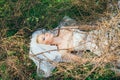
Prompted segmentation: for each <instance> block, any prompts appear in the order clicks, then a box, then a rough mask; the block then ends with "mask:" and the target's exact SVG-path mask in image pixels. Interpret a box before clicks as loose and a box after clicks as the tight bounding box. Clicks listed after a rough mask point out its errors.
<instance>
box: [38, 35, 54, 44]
mask: <svg viewBox="0 0 120 80" xmlns="http://www.w3.org/2000/svg"><path fill="white" fill-rule="evenodd" d="M37 42H38V43H40V44H51V43H52V42H53V34H51V33H45V34H40V35H38V37H37Z"/></svg>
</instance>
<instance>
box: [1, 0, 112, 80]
mask: <svg viewBox="0 0 120 80" xmlns="http://www.w3.org/2000/svg"><path fill="white" fill-rule="evenodd" d="M108 2H109V0H0V33H2V34H3V35H1V34H0V43H2V44H1V45H0V60H1V61H0V62H5V60H6V59H9V58H10V60H11V62H12V63H11V64H12V66H10V65H11V64H10V63H9V65H6V64H5V63H3V64H1V65H0V80H8V79H11V80H13V79H21V80H22V79H24V78H25V79H24V80H33V79H38V80H39V79H41V78H39V77H38V76H37V74H36V66H35V64H34V63H33V62H32V61H31V60H30V59H29V56H28V53H29V41H30V35H31V33H32V32H33V31H34V30H36V29H38V28H47V29H53V28H55V27H57V26H58V24H59V22H60V20H61V19H62V18H63V17H64V16H65V15H67V16H70V17H71V18H74V19H76V20H77V21H80V22H81V23H87V22H90V21H95V20H97V19H98V18H99V17H101V15H102V14H103V13H104V12H107V11H108V10H107V3H108ZM24 28H26V29H27V30H29V31H28V32H27V31H24ZM22 31H23V32H22ZM16 33H19V34H17V38H14V37H15V36H14V35H15V34H16ZM1 46H2V47H3V48H2V47H1ZM2 49H4V50H2ZM11 57H13V58H11ZM14 58H15V59H14ZM12 59H14V60H13V61H12ZM13 64H14V65H13ZM92 68H93V65H89V66H84V67H76V68H74V69H73V70H67V72H62V73H59V74H57V75H56V74H55V73H56V72H57V71H58V70H57V69H55V70H54V71H53V73H54V74H55V75H53V76H51V77H50V78H49V79H50V80H57V79H59V78H61V79H64V80H74V79H75V78H74V77H72V76H71V74H73V75H74V74H85V73H87V71H90V70H91V69H92ZM82 69H83V70H84V71H83V70H82ZM75 70H76V72H75ZM13 73H14V74H13ZM68 73H71V74H68ZM103 73H104V74H102V75H100V73H96V72H93V73H92V74H91V75H90V76H88V77H87V79H86V80H109V79H110V78H112V77H113V75H114V73H112V71H109V70H107V69H104V70H103ZM1 76H2V77H1ZM5 76H7V77H5ZM13 77H14V78H13ZM26 77H27V79H26Z"/></svg>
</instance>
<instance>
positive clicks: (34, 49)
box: [29, 29, 61, 77]
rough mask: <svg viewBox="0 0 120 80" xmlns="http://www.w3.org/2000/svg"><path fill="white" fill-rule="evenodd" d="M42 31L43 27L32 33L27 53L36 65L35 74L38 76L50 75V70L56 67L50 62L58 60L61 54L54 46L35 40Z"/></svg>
mask: <svg viewBox="0 0 120 80" xmlns="http://www.w3.org/2000/svg"><path fill="white" fill-rule="evenodd" d="M42 31H44V29H43V30H38V31H35V32H34V33H33V34H32V38H31V42H30V52H29V54H30V58H31V59H32V60H33V61H34V63H35V64H36V66H37V74H38V75H39V76H43V77H49V76H50V75H51V72H52V70H53V69H54V68H55V67H56V66H55V65H53V64H52V63H50V62H51V61H52V62H53V63H54V62H60V61H61V54H60V53H59V52H58V51H56V50H57V47H56V46H50V45H44V44H38V43H37V42H36V38H37V35H39V34H42ZM50 50H52V51H50ZM47 51H48V52H47Z"/></svg>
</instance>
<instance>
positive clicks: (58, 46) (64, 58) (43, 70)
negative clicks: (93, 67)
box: [30, 17, 100, 77]
mask: <svg viewBox="0 0 120 80" xmlns="http://www.w3.org/2000/svg"><path fill="white" fill-rule="evenodd" d="M63 20H64V22H62V23H60V25H59V26H58V27H57V28H56V29H54V30H53V31H46V30H45V29H42V30H38V31H35V32H34V33H33V34H32V39H31V43H30V58H31V59H32V60H33V61H34V62H35V64H36V65H37V73H38V75H40V76H44V77H49V76H50V75H51V72H52V70H53V69H54V68H55V67H56V66H57V65H56V64H57V63H58V62H79V63H81V62H86V59H82V58H81V57H80V56H77V55H74V54H72V53H71V52H72V51H77V50H89V49H91V51H94V49H95V48H96V50H97V46H96V44H95V43H93V42H94V41H93V40H91V39H92V38H93V37H92V36H88V35H87V34H88V32H83V31H80V30H79V29H78V28H79V26H75V24H76V23H75V21H74V20H73V19H70V18H67V17H64V18H63ZM68 26H69V27H68ZM56 34H57V35H56ZM98 52H99V51H98ZM96 54H98V55H100V54H99V53H96ZM55 63H56V64H55Z"/></svg>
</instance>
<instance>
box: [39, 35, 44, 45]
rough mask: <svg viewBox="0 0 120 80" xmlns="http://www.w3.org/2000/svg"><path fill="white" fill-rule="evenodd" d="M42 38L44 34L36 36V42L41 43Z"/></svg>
mask: <svg viewBox="0 0 120 80" xmlns="http://www.w3.org/2000/svg"><path fill="white" fill-rule="evenodd" d="M43 37H44V34H40V35H38V36H37V42H38V43H43Z"/></svg>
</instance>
